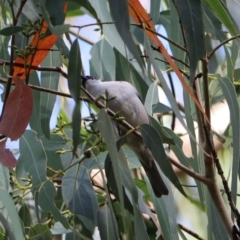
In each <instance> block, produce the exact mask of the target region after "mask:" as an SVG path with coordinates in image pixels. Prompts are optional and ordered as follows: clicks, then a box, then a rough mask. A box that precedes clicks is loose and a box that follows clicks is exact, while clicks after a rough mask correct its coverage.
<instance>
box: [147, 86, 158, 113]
mask: <svg viewBox="0 0 240 240" xmlns="http://www.w3.org/2000/svg"><path fill="white" fill-rule="evenodd" d="M158 102H159V99H158V85H157V82H156V81H155V82H153V83H152V84H151V85H150V87H149V89H148V92H147V96H146V99H145V103H144V106H145V108H146V110H147V113H148V114H149V115H150V116H152V113H153V105H155V104H156V103H158Z"/></svg>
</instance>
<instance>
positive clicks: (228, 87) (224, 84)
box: [218, 76, 240, 203]
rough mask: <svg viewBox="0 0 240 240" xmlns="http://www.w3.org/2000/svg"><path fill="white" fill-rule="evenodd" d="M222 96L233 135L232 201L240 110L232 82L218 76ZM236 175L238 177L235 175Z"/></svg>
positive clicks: (238, 153) (238, 170)
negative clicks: (225, 102) (227, 110)
mask: <svg viewBox="0 0 240 240" xmlns="http://www.w3.org/2000/svg"><path fill="white" fill-rule="evenodd" d="M218 80H219V84H220V86H221V89H222V92H223V94H224V97H225V98H226V101H227V104H228V107H229V110H230V121H231V125H232V135H233V143H234V145H233V162H232V185H231V193H232V198H233V201H234V202H235V203H236V200H237V182H238V177H239V176H240V166H239V156H240V110H239V105H238V101H237V95H236V91H235V88H234V86H233V84H232V83H231V82H230V80H229V79H228V78H221V77H220V76H218ZM237 176H238V177H237Z"/></svg>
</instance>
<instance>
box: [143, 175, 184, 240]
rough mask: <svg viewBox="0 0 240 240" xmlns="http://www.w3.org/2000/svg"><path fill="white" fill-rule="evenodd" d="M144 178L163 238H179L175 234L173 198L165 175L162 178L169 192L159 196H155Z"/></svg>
mask: <svg viewBox="0 0 240 240" xmlns="http://www.w3.org/2000/svg"><path fill="white" fill-rule="evenodd" d="M144 179H145V181H146V183H147V185H148V189H149V192H150V196H151V199H152V200H153V201H152V202H153V204H154V208H155V211H156V214H157V217H158V221H159V223H160V226H161V230H162V232H163V235H164V239H176V240H178V239H179V238H178V234H177V224H176V211H175V208H174V207H173V206H174V198H173V193H172V190H171V186H170V184H169V182H168V181H166V177H165V176H163V180H164V182H165V183H166V185H167V188H168V190H169V194H168V195H167V196H164V197H161V198H156V196H155V194H154V193H153V190H152V188H151V187H150V182H149V180H148V179H147V178H146V177H144Z"/></svg>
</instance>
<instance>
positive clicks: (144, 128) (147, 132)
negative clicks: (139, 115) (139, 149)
mask: <svg viewBox="0 0 240 240" xmlns="http://www.w3.org/2000/svg"><path fill="white" fill-rule="evenodd" d="M140 130H141V134H142V138H143V141H144V143H145V145H146V146H147V147H148V148H149V150H150V151H151V152H152V154H153V156H154V159H155V160H156V161H157V163H158V165H159V166H160V168H161V170H162V171H163V172H164V174H165V175H166V176H167V177H168V178H169V179H170V181H171V182H172V183H173V184H174V185H175V187H176V188H177V189H178V190H179V191H180V192H181V193H182V194H183V195H184V196H185V197H186V196H187V195H186V193H185V192H184V190H183V188H182V185H181V183H180V182H179V179H178V177H177V176H176V173H175V172H174V171H173V168H172V165H171V164H170V162H169V160H168V159H167V156H166V153H165V150H164V148H163V143H162V140H161V137H160V135H159V134H158V133H157V131H156V130H155V129H154V128H153V127H152V126H150V125H148V124H143V125H141V126H140Z"/></svg>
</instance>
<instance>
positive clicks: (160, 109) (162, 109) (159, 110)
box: [152, 102, 172, 113]
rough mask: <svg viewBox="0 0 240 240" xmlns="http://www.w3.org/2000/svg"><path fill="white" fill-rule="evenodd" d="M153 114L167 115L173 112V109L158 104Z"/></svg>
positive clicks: (155, 105)
mask: <svg viewBox="0 0 240 240" xmlns="http://www.w3.org/2000/svg"><path fill="white" fill-rule="evenodd" d="M152 111H153V113H166V112H171V111H172V109H171V108H170V107H168V106H166V105H165V104H163V103H160V102H158V103H156V104H154V105H153V110H152Z"/></svg>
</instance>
